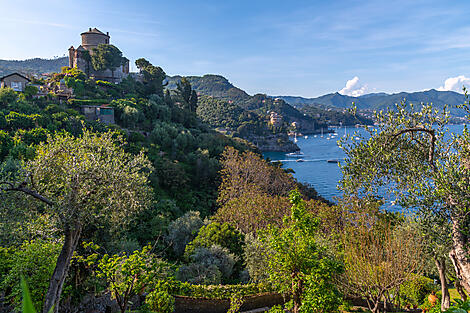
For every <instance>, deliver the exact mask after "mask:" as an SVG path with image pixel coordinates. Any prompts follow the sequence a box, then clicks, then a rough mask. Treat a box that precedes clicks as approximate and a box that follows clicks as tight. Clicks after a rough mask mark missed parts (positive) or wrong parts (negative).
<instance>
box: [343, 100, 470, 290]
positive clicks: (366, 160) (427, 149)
mask: <svg viewBox="0 0 470 313" xmlns="http://www.w3.org/2000/svg"><path fill="white" fill-rule="evenodd" d="M461 108H462V109H465V110H466V111H467V120H468V117H469V113H470V111H469V109H468V104H465V105H462V106H461ZM449 116H450V115H449V112H448V110H447V108H444V110H441V111H438V110H436V109H434V108H433V107H432V106H431V105H422V107H421V108H420V109H416V108H415V107H414V106H413V105H412V104H406V103H401V104H398V105H397V106H396V108H395V110H387V111H386V112H382V111H381V112H378V113H376V121H377V127H375V128H369V129H368V137H365V136H360V135H359V136H360V137H362V138H360V139H359V140H346V141H342V142H341V143H340V145H341V147H342V148H343V149H344V150H345V152H346V160H345V164H343V165H342V171H343V180H342V184H341V186H342V189H343V190H344V191H346V192H347V193H349V194H355V195H359V196H366V195H371V194H373V195H377V194H380V192H382V193H383V191H384V189H386V190H389V191H390V193H391V195H392V197H395V198H396V200H397V202H398V203H399V204H400V205H401V206H403V207H408V208H413V209H414V210H415V211H416V212H417V213H418V215H419V216H421V217H423V218H426V217H429V216H434V217H437V218H440V219H442V220H443V221H449V222H450V224H451V227H450V228H451V235H452V245H451V249H450V253H449V256H450V258H451V260H452V262H453V264H454V267H455V271H456V274H457V277H458V279H459V280H460V282H461V283H462V285H463V286H464V288H465V289H466V290H467V291H470V255H469V252H468V244H469V238H470V237H468V227H469V222H470V219H469V212H470V133H469V131H468V129H467V128H466V127H464V129H463V132H462V134H451V133H449V129H448V127H447V125H448V124H449Z"/></svg>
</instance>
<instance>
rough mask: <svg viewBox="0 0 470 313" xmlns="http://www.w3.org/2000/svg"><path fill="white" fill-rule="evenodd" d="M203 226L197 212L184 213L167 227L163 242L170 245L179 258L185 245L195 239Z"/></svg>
mask: <svg viewBox="0 0 470 313" xmlns="http://www.w3.org/2000/svg"><path fill="white" fill-rule="evenodd" d="M203 225H204V222H203V221H202V219H201V217H200V213H199V212H197V211H189V212H186V213H185V214H184V215H183V216H181V217H179V218H177V219H176V220H174V221H172V222H171V223H170V225H168V234H167V236H166V237H165V240H166V241H167V242H168V243H169V244H170V245H171V247H172V249H173V251H174V252H175V254H176V255H178V256H181V255H183V253H184V249H185V247H186V245H187V244H188V243H189V242H191V241H192V240H193V239H194V238H195V237H196V235H197V233H198V231H199V229H200V228H201V227H202V226H203Z"/></svg>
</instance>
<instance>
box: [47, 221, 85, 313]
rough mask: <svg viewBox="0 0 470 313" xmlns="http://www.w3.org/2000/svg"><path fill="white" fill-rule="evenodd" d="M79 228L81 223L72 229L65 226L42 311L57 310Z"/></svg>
mask: <svg viewBox="0 0 470 313" xmlns="http://www.w3.org/2000/svg"><path fill="white" fill-rule="evenodd" d="M81 230H82V229H81V225H75V227H74V228H73V229H71V228H69V227H66V228H65V238H64V244H63V245H62V251H60V254H59V257H58V258H57V263H56V266H55V269H54V273H53V274H52V277H51V280H50V282H49V289H48V290H47V294H46V297H45V298H44V306H43V313H48V312H53V313H57V312H58V311H59V301H60V294H61V293H62V287H63V286H64V282H65V278H66V277H67V273H68V270H69V267H70V260H71V259H72V256H73V253H74V251H75V248H76V247H77V245H78V241H79V239H80V234H81ZM52 308H53V310H52V311H51V309H52Z"/></svg>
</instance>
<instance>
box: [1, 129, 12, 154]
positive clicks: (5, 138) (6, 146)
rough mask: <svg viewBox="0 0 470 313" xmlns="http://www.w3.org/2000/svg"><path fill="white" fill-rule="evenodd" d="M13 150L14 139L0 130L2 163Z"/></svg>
mask: <svg viewBox="0 0 470 313" xmlns="http://www.w3.org/2000/svg"><path fill="white" fill-rule="evenodd" d="M12 148H13V138H12V137H11V136H10V135H9V134H8V133H7V132H5V131H3V130H0V161H3V160H5V158H6V157H7V155H8V154H9V153H10V150H11V149H12Z"/></svg>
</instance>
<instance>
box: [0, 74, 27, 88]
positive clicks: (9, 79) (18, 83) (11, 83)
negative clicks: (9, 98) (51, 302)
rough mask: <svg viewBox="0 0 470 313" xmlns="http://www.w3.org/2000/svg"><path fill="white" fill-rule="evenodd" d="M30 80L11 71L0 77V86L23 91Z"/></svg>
mask: <svg viewBox="0 0 470 313" xmlns="http://www.w3.org/2000/svg"><path fill="white" fill-rule="evenodd" d="M29 82H30V80H29V78H27V77H25V76H23V75H21V74H19V73H12V74H9V75H6V76H3V77H0V88H6V87H8V88H11V89H13V90H14V91H21V92H23V91H24V88H25V87H26V85H27V84H28V83H29Z"/></svg>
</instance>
